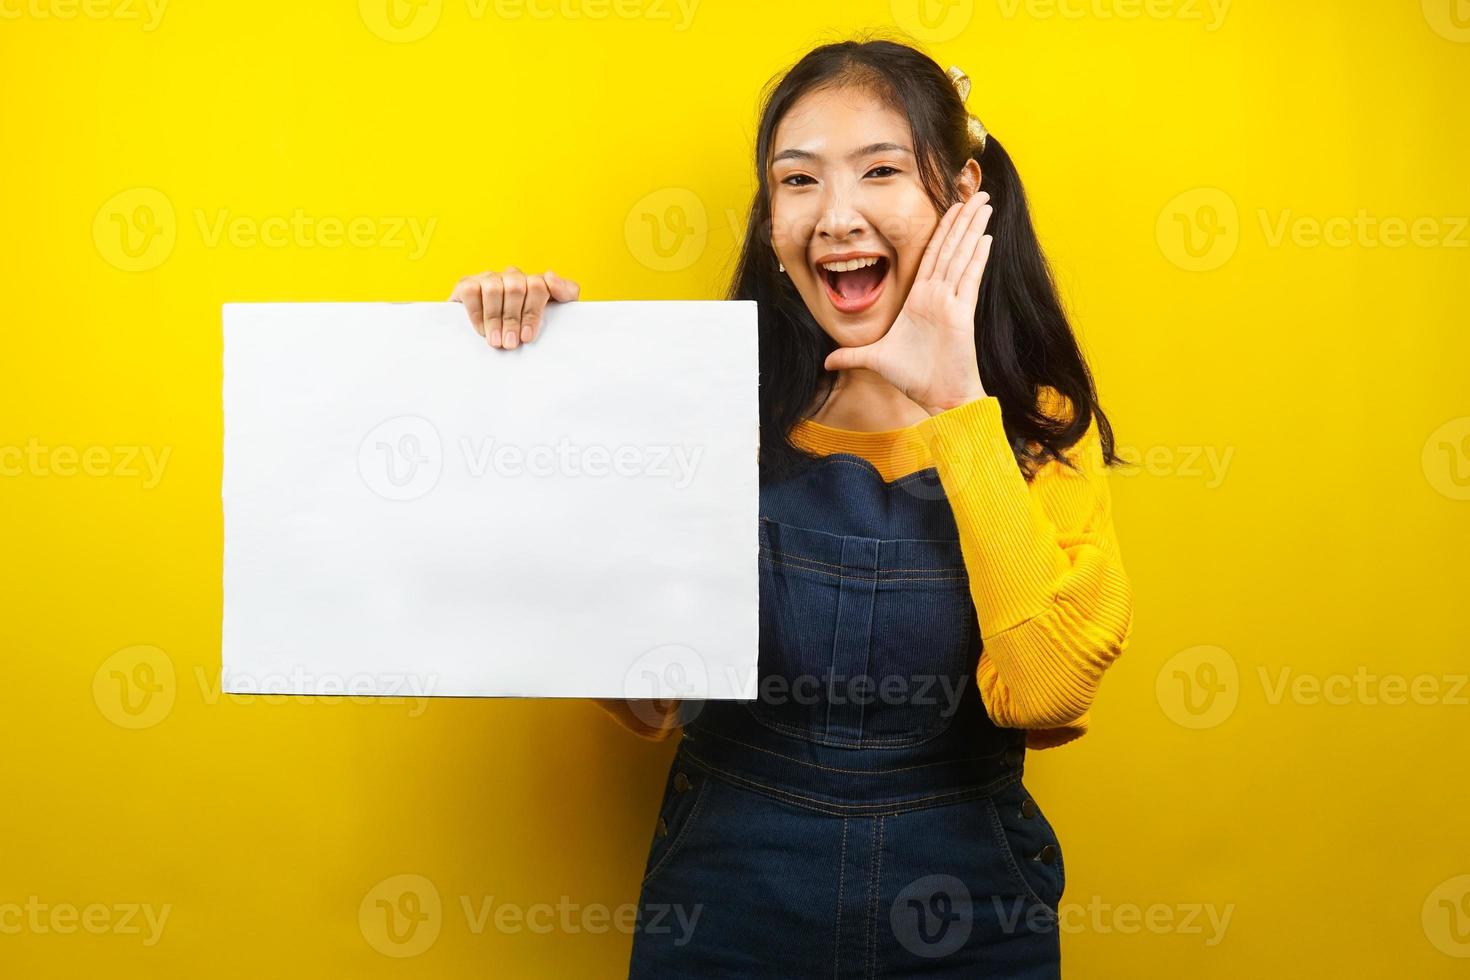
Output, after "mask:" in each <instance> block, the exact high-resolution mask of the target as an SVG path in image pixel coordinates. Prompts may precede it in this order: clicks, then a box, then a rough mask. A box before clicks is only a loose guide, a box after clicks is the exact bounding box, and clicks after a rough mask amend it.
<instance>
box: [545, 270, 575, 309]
mask: <svg viewBox="0 0 1470 980" xmlns="http://www.w3.org/2000/svg"><path fill="white" fill-rule="evenodd" d="M544 278H545V279H546V285H547V288H549V289H550V290H551V298H552V299H554V300H556V301H557V302H558V303H570V302H572V301H573V300H575V299H577V298H578V297H579V296H581V295H582V287H581V286H579V285H577V283H576V282H575V281H573V280H571V279H563V278H562V277H561V276H559V275H557V274H556V273H555V272H552V271H551V270H550V269H547V270H546V275H545V276H544Z"/></svg>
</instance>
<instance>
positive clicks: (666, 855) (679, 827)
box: [643, 753, 710, 885]
mask: <svg viewBox="0 0 1470 980" xmlns="http://www.w3.org/2000/svg"><path fill="white" fill-rule="evenodd" d="M709 779H710V777H709V776H707V775H706V774H705V773H703V772H701V771H700V770H698V769H696V768H694V767H693V766H690V765H688V764H687V763H686V762H685V761H684V758H683V754H682V753H676V754H675V756H674V761H673V763H672V764H671V765H670V766H669V775H668V778H667V779H666V780H665V781H664V795H663V799H662V800H661V801H660V802H659V808H658V819H657V820H656V821H655V823H654V827H653V841H652V843H651V844H650V845H649V848H648V860H647V861H645V862H644V865H643V884H645V885H646V884H648V882H649V880H650V879H652V878H653V877H654V876H655V875H657V874H658V873H659V872H660V871H662V870H664V869H665V868H667V867H668V865H669V863H670V861H671V860H672V859H673V858H674V856H675V855H677V854H678V852H679V850H680V849H681V848H682V847H683V846H684V844H685V843H686V842H687V841H688V840H689V837H690V834H691V832H692V831H693V829H694V827H695V826H696V824H697V823H698V820H699V813H700V809H701V807H702V805H703V803H704V799H705V788H706V786H707V785H708V783H709Z"/></svg>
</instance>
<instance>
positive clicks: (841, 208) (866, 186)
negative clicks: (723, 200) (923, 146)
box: [770, 87, 979, 347]
mask: <svg viewBox="0 0 1470 980" xmlns="http://www.w3.org/2000/svg"><path fill="white" fill-rule="evenodd" d="M972 168H973V171H972ZM971 179H973V183H974V185H975V186H976V187H978V186H979V168H978V166H977V165H975V164H974V163H973V162H972V163H968V164H967V165H966V169H965V171H962V172H961V183H962V187H961V194H962V195H963V196H965V197H968V196H969V194H970V193H973V190H972V189H971V188H970V186H969V181H970V180H971ZM770 182H771V233H772V244H773V246H774V248H775V252H776V256H777V257H778V258H779V259H780V261H781V262H782V263H784V264H785V266H786V275H788V276H790V277H791V281H792V283H794V284H795V286H796V288H797V291H798V292H800V293H801V297H802V299H804V300H805V301H806V305H807V308H808V309H809V310H811V312H812V315H813V317H815V318H816V320H817V322H818V323H820V324H821V325H822V328H823V329H824V330H826V332H827V334H828V335H829V336H830V337H831V338H832V339H833V340H835V341H836V342H837V343H838V344H839V345H841V346H843V347H857V346H861V345H863V344H870V343H872V342H873V341H875V340H878V339H879V338H880V337H882V336H883V334H885V333H886V332H887V331H888V328H889V327H890V326H892V325H893V321H894V320H895V319H896V318H897V317H898V313H899V311H900V310H901V309H902V308H903V304H904V300H905V298H906V297H907V296H908V292H909V287H910V286H911V285H913V282H914V277H915V274H916V273H917V272H918V268H919V261H920V259H922V258H923V255H924V247H925V246H926V245H927V244H928V242H929V238H930V236H931V235H932V234H933V232H934V228H935V226H936V225H937V224H938V223H939V218H940V213H939V212H938V211H937V210H936V209H935V207H934V205H933V203H932V202H931V201H930V200H929V196H928V195H927V194H926V193H925V192H924V188H923V185H922V184H921V183H920V180H919V172H918V167H917V160H916V158H915V157H914V143H913V137H912V135H911V134H910V132H909V126H908V122H907V121H906V120H905V119H904V118H903V117H902V116H901V115H899V114H898V113H897V112H895V111H894V110H893V109H891V108H889V107H888V106H886V105H884V104H883V103H881V102H880V101H879V100H878V99H877V98H875V97H874V96H873V95H871V94H870V93H869V92H867V91H866V90H864V89H861V88H854V87H844V88H837V89H824V90H820V91H814V92H810V93H808V94H806V95H804V96H802V97H801V98H800V99H799V100H797V102H796V103H795V105H793V106H792V107H791V109H790V110H789V111H788V112H787V113H786V115H785V117H784V118H782V120H781V122H780V123H779V124H778V125H777V127H776V134H775V139H774V141H773V153H772V163H771V173H770Z"/></svg>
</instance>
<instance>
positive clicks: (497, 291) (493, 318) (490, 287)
mask: <svg viewBox="0 0 1470 980" xmlns="http://www.w3.org/2000/svg"><path fill="white" fill-rule="evenodd" d="M504 299H505V287H504V284H503V283H502V282H501V281H500V277H499V276H498V275H496V274H495V273H493V272H492V273H491V274H490V275H488V276H485V277H484V278H482V279H481V280H480V309H481V312H482V314H483V316H484V326H483V327H482V328H481V330H480V336H482V337H484V338H485V342H486V343H488V344H489V345H490V346H491V347H499V346H500V308H501V306H502V304H503V302H504Z"/></svg>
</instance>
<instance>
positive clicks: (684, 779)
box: [674, 772, 691, 793]
mask: <svg viewBox="0 0 1470 980" xmlns="http://www.w3.org/2000/svg"><path fill="white" fill-rule="evenodd" d="M690 785H691V783H690V782H689V777H688V776H686V775H685V774H684V773H682V772H676V773H674V789H675V790H676V791H678V792H680V793H683V792H685V791H686V790H688V789H689V787H690Z"/></svg>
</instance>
